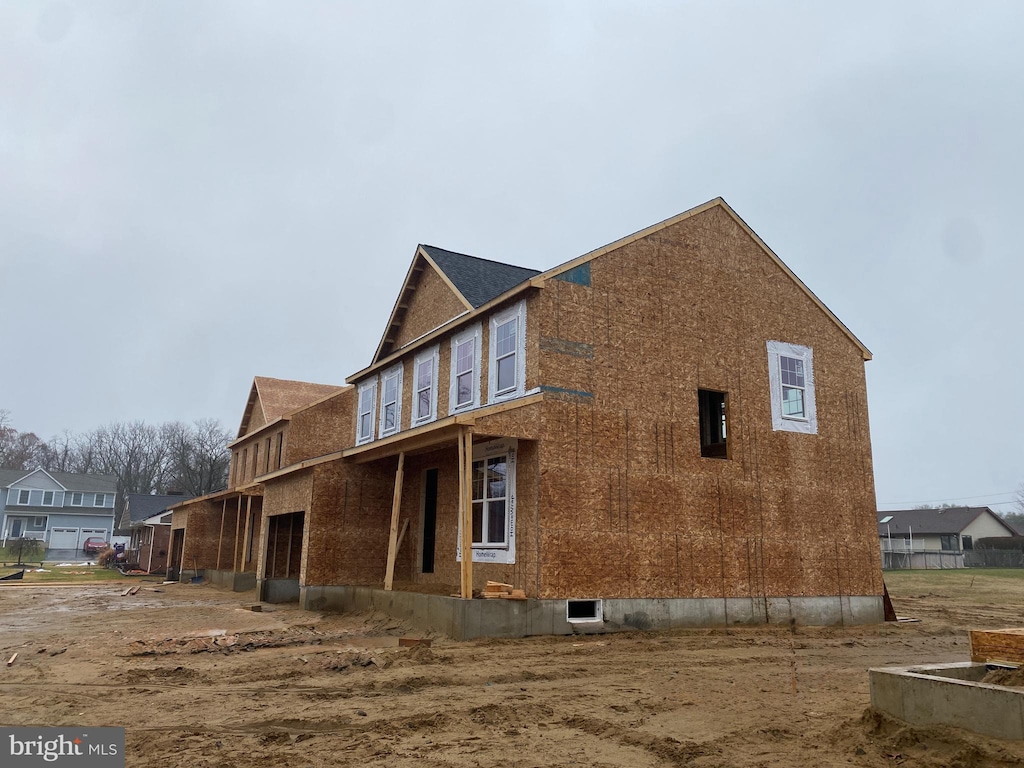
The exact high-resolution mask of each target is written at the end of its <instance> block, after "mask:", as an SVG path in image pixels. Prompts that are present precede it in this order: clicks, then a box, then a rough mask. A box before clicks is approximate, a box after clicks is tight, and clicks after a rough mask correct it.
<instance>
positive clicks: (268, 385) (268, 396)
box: [238, 376, 344, 437]
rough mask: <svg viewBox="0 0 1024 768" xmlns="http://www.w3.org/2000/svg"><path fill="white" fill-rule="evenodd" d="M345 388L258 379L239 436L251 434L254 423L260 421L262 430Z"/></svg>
mask: <svg viewBox="0 0 1024 768" xmlns="http://www.w3.org/2000/svg"><path fill="white" fill-rule="evenodd" d="M343 389H344V387H343V386H336V385H334V384H313V383H312V382H308V381H292V380H290V379H272V378H270V377H268V376H256V377H254V378H253V380H252V387H250V389H249V400H248V402H246V404H245V413H244V414H243V415H242V423H241V424H240V425H239V427H238V437H242V436H243V435H245V434H247V433H248V432H249V431H250V427H251V426H253V424H254V422H258V426H259V427H262V426H263V425H264V424H269V423H270V422H272V421H276V420H277V419H280V418H282V417H283V416H285V415H286V414H288V413H291V412H292V411H295V410H298V409H300V408H303V407H304V406H307V405H310V404H311V403H313V402H315V401H317V400H319V399H321V398H322V397H325V396H327V395H332V394H336V393H338V392H340V391H341V390H343Z"/></svg>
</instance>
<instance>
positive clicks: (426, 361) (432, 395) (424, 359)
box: [412, 346, 438, 424]
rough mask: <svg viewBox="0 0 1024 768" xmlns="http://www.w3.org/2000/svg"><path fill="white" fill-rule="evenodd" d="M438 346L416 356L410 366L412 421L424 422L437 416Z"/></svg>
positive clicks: (414, 422) (415, 422) (416, 422)
mask: <svg viewBox="0 0 1024 768" xmlns="http://www.w3.org/2000/svg"><path fill="white" fill-rule="evenodd" d="M437 359H438V348H437V347H436V346H435V347H432V348H431V349H428V350H427V351H426V352H423V353H421V354H419V355H417V356H416V359H415V360H414V361H413V366H412V378H413V390H412V423H413V424H426V423H427V422H429V421H433V420H434V419H436V418H437Z"/></svg>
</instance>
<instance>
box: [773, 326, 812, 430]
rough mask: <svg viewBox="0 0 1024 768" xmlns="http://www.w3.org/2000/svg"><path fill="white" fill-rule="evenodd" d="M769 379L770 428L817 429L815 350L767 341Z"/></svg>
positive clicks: (797, 345)
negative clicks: (770, 400)
mask: <svg viewBox="0 0 1024 768" xmlns="http://www.w3.org/2000/svg"><path fill="white" fill-rule="evenodd" d="M768 382H769V385H770V389H771V398H772V428H773V429H774V430H776V431H785V432H804V433H806V434H816V433H817V432H818V417H817V408H816V405H815V399H814V354H813V350H812V349H811V348H810V347H804V346H801V345H799V344H787V343H785V342H782V341H769V342H768Z"/></svg>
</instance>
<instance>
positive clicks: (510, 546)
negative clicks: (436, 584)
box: [456, 438, 518, 564]
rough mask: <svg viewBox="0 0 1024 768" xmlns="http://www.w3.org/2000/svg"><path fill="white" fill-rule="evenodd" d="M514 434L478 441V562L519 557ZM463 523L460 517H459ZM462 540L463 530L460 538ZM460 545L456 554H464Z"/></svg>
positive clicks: (475, 449)
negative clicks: (517, 549) (483, 441)
mask: <svg viewBox="0 0 1024 768" xmlns="http://www.w3.org/2000/svg"><path fill="white" fill-rule="evenodd" d="M517 450H518V449H517V441H516V440H515V439H513V438H504V439H501V440H491V441H488V442H486V443H476V444H475V445H474V446H473V463H472V515H471V526H472V530H471V531H470V539H471V540H472V558H473V562H476V563H506V564H507V563H514V562H515V561H516V453H517ZM460 525H461V521H460ZM458 540H459V541H460V542H461V540H462V537H461V533H460V536H459V539H458ZM464 554H465V553H464V552H463V551H462V548H461V545H459V546H457V547H456V558H457V559H458V560H461V559H462V557H463V556H464Z"/></svg>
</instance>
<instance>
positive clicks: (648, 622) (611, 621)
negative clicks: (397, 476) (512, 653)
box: [264, 587, 883, 640]
mask: <svg viewBox="0 0 1024 768" xmlns="http://www.w3.org/2000/svg"><path fill="white" fill-rule="evenodd" d="M299 591H300V593H301V596H300V599H299V603H300V605H301V606H302V607H303V608H304V609H306V610H315V611H340V612H353V611H371V610H373V611H382V612H384V613H387V614H388V615H390V616H393V617H395V618H396V619H400V620H402V621H407V622H409V623H410V624H412V625H413V626H415V627H417V628H418V629H421V630H425V631H433V632H440V633H443V634H445V635H448V636H450V637H452V638H454V639H456V640H469V639H472V638H475V637H526V636H530V635H568V634H573V633H581V634H590V633H595V634H596V633H603V632H616V631H626V630H637V629H640V630H656V629H676V628H687V627H694V628H697V627H718V626H730V625H736V624H743V625H751V624H767V623H770V624H785V623H788V622H789V620H790V618H795V619H796V621H797V623H799V624H814V625H841V624H843V625H850V624H875V623H879V622H881V621H882V618H883V616H882V600H881V598H879V597H876V596H874V595H869V596H864V597H844V598H842V599H840V598H806V597H791V598H775V599H772V600H770V601H769V602H768V604H767V605H766V604H765V601H763V600H758V599H753V600H752V599H746V598H742V599H727V600H722V599H710V598H709V599H616V600H604V601H601V603H602V608H603V614H604V618H603V620H602V621H595V622H576V623H570V622H569V621H568V620H567V619H566V601H565V600H533V599H530V600H500V599H499V600H461V599H459V598H454V597H444V596H440V595H427V594H422V593H418V592H385V591H384V590H381V589H374V588H371V587H302V588H301V589H300V590H299ZM264 599H268V598H264ZM268 601H269V599H268Z"/></svg>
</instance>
